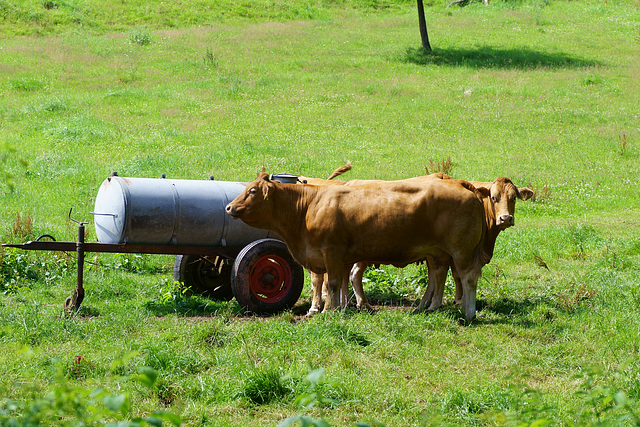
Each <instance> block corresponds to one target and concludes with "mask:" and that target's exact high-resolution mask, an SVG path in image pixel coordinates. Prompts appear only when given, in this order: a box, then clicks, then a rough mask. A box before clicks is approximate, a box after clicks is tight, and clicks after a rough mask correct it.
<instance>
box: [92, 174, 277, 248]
mask: <svg viewBox="0 0 640 427" xmlns="http://www.w3.org/2000/svg"><path fill="white" fill-rule="evenodd" d="M246 185H247V184H246V183H240V182H228V181H213V180H201V181H198V180H185V179H165V178H159V179H156V178H124V177H119V176H111V177H109V178H107V179H106V180H105V181H104V182H103V183H102V185H101V186H100V189H99V190H98V195H97V197H96V204H95V211H94V212H92V213H93V214H94V222H95V227H96V235H97V239H98V242H100V243H110V244H118V243H129V244H150V245H154V244H157V245H193V246H215V247H232V248H233V247H239V248H242V247H244V246H246V245H247V244H249V243H251V242H252V241H254V240H258V239H263V238H267V237H275V238H277V236H275V235H274V233H273V232H269V231H266V230H260V229H257V228H253V227H250V226H248V225H247V224H245V223H244V222H242V221H240V220H234V219H233V218H232V217H230V216H229V215H227V213H226V212H225V206H227V204H228V203H229V202H231V201H232V200H233V199H235V198H236V196H238V195H239V194H240V193H242V191H243V190H244V189H245V187H246Z"/></svg>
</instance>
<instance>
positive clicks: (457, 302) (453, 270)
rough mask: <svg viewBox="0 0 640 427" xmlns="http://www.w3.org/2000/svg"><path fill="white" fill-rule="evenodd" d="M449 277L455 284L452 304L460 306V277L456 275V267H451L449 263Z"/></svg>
mask: <svg viewBox="0 0 640 427" xmlns="http://www.w3.org/2000/svg"><path fill="white" fill-rule="evenodd" d="M451 276H452V277H453V281H454V282H455V284H456V295H455V297H454V300H453V304H454V305H460V304H462V283H461V282H460V275H459V274H458V270H456V266H455V265H453V262H452V263H451Z"/></svg>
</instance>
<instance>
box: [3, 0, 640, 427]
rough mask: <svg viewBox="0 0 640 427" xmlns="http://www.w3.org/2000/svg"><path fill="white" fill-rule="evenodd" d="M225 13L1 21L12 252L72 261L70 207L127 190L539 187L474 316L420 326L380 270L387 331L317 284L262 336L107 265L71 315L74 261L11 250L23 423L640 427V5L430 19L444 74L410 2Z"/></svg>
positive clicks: (404, 283) (498, 9)
mask: <svg viewBox="0 0 640 427" xmlns="http://www.w3.org/2000/svg"><path fill="white" fill-rule="evenodd" d="M205 3H206V2H198V1H193V0H185V1H182V2H180V3H171V2H139V1H130V2H119V3H114V4H111V5H104V4H99V3H98V2H95V1H94V0H86V1H83V2H79V1H77V2H76V1H49V0H47V1H35V2H27V1H5V0H0V77H1V79H0V138H1V139H0V142H1V143H2V144H3V145H4V150H3V151H2V163H1V166H2V169H1V171H2V173H3V174H4V183H5V184H3V185H2V186H1V187H0V201H1V203H0V213H1V215H0V235H1V236H2V238H3V242H17V243H21V242H23V241H26V240H29V239H34V238H35V237H37V236H38V235H40V234H43V233H47V234H53V235H54V236H55V237H56V238H57V239H58V240H75V239H76V233H77V228H76V224H75V223H73V222H71V221H69V220H68V219H67V215H68V213H69V209H70V208H73V217H74V218H76V219H78V220H83V221H91V220H92V218H91V214H90V212H91V211H92V210H93V204H94V201H95V196H96V194H97V190H98V188H99V186H100V184H101V182H102V181H103V180H104V179H105V178H106V177H107V176H108V175H109V174H110V173H111V172H112V171H117V172H118V173H119V175H120V176H132V177H159V176H160V175H161V174H163V173H164V174H166V175H167V176H168V177H170V178H187V179H204V178H207V177H208V176H210V175H213V176H215V177H216V179H220V180H230V181H249V180H252V179H253V178H254V177H255V176H256V172H257V171H259V170H261V169H262V168H263V167H264V168H265V169H266V170H267V171H268V172H289V173H297V174H302V175H305V176H319V177H324V176H326V175H328V174H329V173H330V172H331V171H332V170H333V169H334V168H336V167H337V166H339V165H341V164H343V163H345V162H346V161H351V162H352V164H353V170H351V171H350V172H348V175H346V176H345V178H346V179H351V178H380V179H399V178H405V177H410V176H415V175H420V174H423V173H425V168H426V169H428V170H429V171H433V170H434V169H435V168H437V164H441V163H442V162H443V161H445V162H446V161H447V160H448V159H450V168H449V169H448V173H450V174H451V175H452V176H454V177H456V178H465V179H473V180H493V179H494V178H495V177H497V176H508V177H510V178H511V179H512V180H513V181H514V182H515V183H516V184H518V185H520V186H529V187H530V188H532V189H534V190H535V191H536V197H535V200H532V201H526V202H520V203H519V204H518V206H517V210H516V226H515V227H513V228H511V229H509V230H507V231H505V232H503V233H502V234H501V235H500V237H499V239H498V242H497V247H496V252H495V255H494V258H493V260H492V261H491V263H490V264H488V265H487V266H486V267H485V269H484V271H483V278H482V279H481V282H480V284H479V293H478V299H479V302H478V304H479V312H478V319H477V320H476V321H475V322H474V323H473V324H472V325H471V326H468V327H466V326H463V322H462V319H463V315H462V314H461V313H460V312H459V310H458V309H457V308H455V307H453V306H452V304H451V301H452V296H453V289H452V287H451V286H450V284H449V285H448V288H447V291H446V295H445V296H446V297H447V300H448V301H449V304H447V305H446V306H445V308H443V309H442V310H440V311H438V312H436V313H432V314H421V315H411V314H410V312H411V310H412V308H413V307H414V306H415V305H417V302H418V301H419V299H420V297H421V295H422V292H423V291H424V288H425V286H426V283H425V282H426V278H425V272H424V270H423V268H422V267H417V266H411V267H408V268H406V269H403V270H398V269H394V268H386V267H382V268H380V269H376V270H370V271H369V272H368V274H367V276H366V279H367V281H366V283H365V291H366V292H367V294H368V295H369V296H370V297H371V298H372V299H373V300H374V301H375V303H376V305H377V308H378V311H377V313H376V314H373V315H372V314H368V313H361V312H357V311H355V309H353V310H352V309H349V310H347V311H346V312H344V313H328V314H322V315H318V316H315V317H312V318H306V317H304V316H303V315H304V313H305V312H306V310H307V309H308V307H309V305H310V300H311V295H310V289H309V286H305V290H304V292H303V295H302V297H301V299H300V301H299V303H298V304H297V305H296V306H295V307H294V308H293V310H291V311H288V312H284V313H280V314H277V315H273V316H268V317H260V316H254V315H252V314H250V313H244V312H243V310H242V309H241V308H240V307H239V305H238V304H237V303H236V302H235V301H230V302H219V301H213V300H210V299H207V298H205V297H202V296H190V297H187V296H186V295H184V294H183V293H182V292H181V291H180V289H179V288H178V287H177V286H176V285H175V284H174V283H173V279H172V272H171V267H172V265H173V258H171V257H162V256H152V255H108V254H99V255H97V256H95V257H94V256H93V254H92V255H91V257H90V258H89V259H88V260H87V261H88V263H87V267H86V268H87V271H86V272H85V286H86V289H87V296H86V298H85V302H84V304H83V307H82V309H81V311H80V313H79V314H78V315H76V316H71V317H69V316H64V315H63V312H62V303H63V301H64V299H65V298H66V297H67V296H68V295H69V294H70V293H71V291H72V289H73V287H74V286H75V271H76V270H75V257H74V255H73V254H62V253H60V254H54V253H47V252H36V253H34V252H31V253H24V252H20V251H14V250H4V252H3V255H2V263H1V264H0V271H1V272H2V276H1V277H0V279H1V280H2V282H1V284H0V291H2V296H0V345H1V346H2V348H3V351H2V352H1V354H0V373H1V374H0V396H1V398H0V424H2V425H4V424H3V423H6V422H8V421H7V420H8V419H10V418H13V419H16V420H19V423H24V424H26V420H31V421H33V420H34V419H36V418H37V417H38V416H40V417H42V418H43V420H42V421H43V424H44V425H59V424H61V423H62V422H67V423H68V424H69V425H77V424H74V422H75V421H79V420H82V421H85V422H87V423H88V424H95V425H99V424H102V423H104V422H107V421H113V420H134V419H137V417H142V418H144V417H149V416H150V415H151V414H152V413H154V412H156V411H162V413H165V414H164V415H162V414H158V415H157V416H158V417H162V416H164V417H166V418H167V421H166V422H167V423H171V421H172V420H173V421H175V419H173V418H171V416H170V415H169V414H174V415H176V416H178V417H179V418H180V420H181V422H182V424H183V425H189V426H200V425H202V426H246V425H260V426H263V425H264V426H268V425H277V424H278V423H280V422H281V421H283V420H285V419H286V418H287V417H291V416H294V415H296V414H305V415H308V416H309V417H312V418H313V419H315V420H318V419H320V418H322V419H324V420H326V421H327V422H328V423H329V424H330V425H335V426H343V425H344V426H346V425H354V424H355V423H357V422H361V423H370V424H372V425H374V423H381V424H383V425H386V426H407V425H410V426H426V425H529V424H530V423H535V422H536V421H537V422H538V424H535V425H544V423H545V422H547V424H548V425H567V426H568V425H640V405H639V404H638V401H639V400H640V362H639V360H640V320H639V315H640V289H639V288H638V283H640V235H639V230H640V209H639V206H640V192H639V191H638V189H637V188H636V182H637V179H638V177H639V176H640V143H639V141H640V125H639V123H640V107H639V105H640V104H639V103H638V99H640V88H639V85H638V81H639V78H640V32H639V25H640V24H639V23H640V2H638V1H637V0H630V1H622V0H621V1H612V0H609V1H607V2H602V1H596V0H585V1H580V2H577V1H560V0H557V1H553V0H551V1H544V0H540V1H537V0H522V1H495V2H492V3H491V5H490V6H489V7H485V6H484V5H482V3H481V2H474V3H471V4H470V5H468V6H466V7H457V6H452V7H450V8H447V5H448V4H449V1H440V0H435V1H432V2H426V3H427V4H428V7H427V8H426V16H427V24H428V28H429V34H430V37H431V45H432V47H433V48H434V51H433V53H432V54H431V55H426V54H424V52H422V51H421V49H420V46H421V45H420V39H419V33H418V28H417V13H416V11H415V5H414V2H413V1H400V0H397V1H391V0H389V1H384V0H367V1H365V0H357V1H353V2H346V1H335V2H323V1H315V2H303V1H298V0H291V1H288V2H284V1H279V0H276V1H257V2H252V3H248V2H230V1H229V2H227V1H224V2H223V1H219V2H211V3H215V4H214V5H207V4H205ZM88 230H89V231H88V235H87V240H89V241H92V240H95V233H94V231H93V228H92V227H91V226H89V227H88ZM542 263H544V264H545V265H546V266H547V268H545V267H543V266H541V265H542ZM156 374H157V378H156ZM321 374H323V375H321ZM308 375H309V376H308ZM309 402H311V403H313V405H304V403H309ZM167 413H168V414H167ZM34 414H35V415H34ZM29 417H31V418H29ZM298 424H300V422H298ZM20 425H21V424H20Z"/></svg>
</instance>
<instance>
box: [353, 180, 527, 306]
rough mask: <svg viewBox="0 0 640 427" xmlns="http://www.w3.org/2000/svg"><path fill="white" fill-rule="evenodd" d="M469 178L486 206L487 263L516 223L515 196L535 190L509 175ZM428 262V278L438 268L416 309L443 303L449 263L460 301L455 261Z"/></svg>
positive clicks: (459, 284)
mask: <svg viewBox="0 0 640 427" xmlns="http://www.w3.org/2000/svg"><path fill="white" fill-rule="evenodd" d="M470 182H471V184H473V186H474V187H476V189H477V193H478V194H479V195H480V196H481V200H482V204H483V206H484V214H485V215H484V217H485V223H486V228H487V232H486V234H485V236H484V239H483V242H482V251H483V253H484V260H485V262H486V263H488V262H489V261H491V258H492V257H493V250H494V248H495V244H496V239H497V238H498V234H500V232H501V231H502V230H505V229H507V228H509V227H511V226H513V225H514V224H515V219H514V214H515V209H516V199H520V200H523V201H524V200H528V199H530V198H531V197H533V195H534V192H533V190H531V189H530V188H527V187H522V188H518V187H517V186H516V185H515V184H514V183H513V182H511V180H510V179H509V178H505V177H498V178H496V180H495V181H493V182H479V181H470ZM427 265H428V268H429V270H430V273H429V279H431V269H435V272H434V276H435V277H436V280H435V281H434V282H433V283H432V282H431V280H429V284H428V286H427V289H426V290H425V293H424V295H423V297H422V300H421V301H420V305H419V306H418V308H417V310H416V311H420V310H424V308H425V306H426V304H427V302H430V306H429V308H428V310H434V309H436V308H438V307H440V306H442V296H443V293H444V286H443V285H444V280H443V278H439V275H442V274H444V275H445V276H446V273H447V270H448V268H449V267H451V274H452V276H453V278H454V281H455V283H456V294H455V303H456V304H459V303H460V302H461V301H462V297H463V288H462V283H461V281H460V278H459V277H458V273H457V270H456V268H455V266H454V264H453V263H451V264H450V266H449V265H446V266H442V265H436V262H435V261H434V260H429V259H427ZM443 269H444V271H443ZM445 278H446V277H445ZM352 280H353V279H352ZM355 286H356V285H354V288H355Z"/></svg>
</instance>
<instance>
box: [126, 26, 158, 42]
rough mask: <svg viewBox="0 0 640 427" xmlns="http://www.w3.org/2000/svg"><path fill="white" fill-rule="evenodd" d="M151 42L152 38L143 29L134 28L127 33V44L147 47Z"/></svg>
mask: <svg viewBox="0 0 640 427" xmlns="http://www.w3.org/2000/svg"><path fill="white" fill-rule="evenodd" d="M152 42H153V37H152V36H151V34H150V33H149V32H148V31H147V30H146V29H145V28H136V29H134V30H133V31H132V32H130V33H129V43H130V44H135V45H138V46H148V45H150V44H151V43H152Z"/></svg>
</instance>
